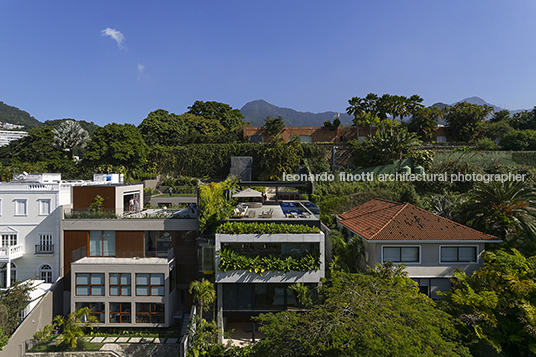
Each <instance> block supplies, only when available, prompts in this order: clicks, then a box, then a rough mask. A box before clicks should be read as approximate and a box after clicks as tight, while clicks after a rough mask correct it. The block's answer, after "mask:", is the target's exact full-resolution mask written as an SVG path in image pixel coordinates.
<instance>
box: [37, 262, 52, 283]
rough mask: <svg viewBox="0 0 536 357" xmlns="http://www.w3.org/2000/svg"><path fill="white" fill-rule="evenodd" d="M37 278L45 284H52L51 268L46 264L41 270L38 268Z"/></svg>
mask: <svg viewBox="0 0 536 357" xmlns="http://www.w3.org/2000/svg"><path fill="white" fill-rule="evenodd" d="M39 277H40V278H41V280H44V281H45V283H52V267H51V266H50V265H48V264H43V265H41V268H39Z"/></svg>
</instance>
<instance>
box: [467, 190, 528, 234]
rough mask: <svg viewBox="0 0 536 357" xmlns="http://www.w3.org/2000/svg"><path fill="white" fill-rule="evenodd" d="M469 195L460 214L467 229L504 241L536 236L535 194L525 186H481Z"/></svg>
mask: <svg viewBox="0 0 536 357" xmlns="http://www.w3.org/2000/svg"><path fill="white" fill-rule="evenodd" d="M467 195H468V201H467V203H466V204H465V205H464V206H463V207H462V210H461V214H462V217H463V220H464V221H465V224H467V225H468V226H470V227H472V228H475V229H478V230H480V231H482V232H484V233H489V234H493V235H495V236H499V237H500V238H502V239H508V238H509V237H512V236H513V235H514V234H515V233H519V232H520V231H521V232H523V233H524V234H525V235H526V236H529V237H532V236H534V234H535V233H536V194H535V193H534V191H533V190H532V188H531V187H530V186H529V185H528V184H527V183H526V182H524V181H505V182H499V181H491V182H489V183H483V182H481V183H479V184H477V185H475V186H474V188H473V189H472V190H471V191H469V192H468V194H467Z"/></svg>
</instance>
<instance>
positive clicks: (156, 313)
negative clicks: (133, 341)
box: [136, 302, 166, 324]
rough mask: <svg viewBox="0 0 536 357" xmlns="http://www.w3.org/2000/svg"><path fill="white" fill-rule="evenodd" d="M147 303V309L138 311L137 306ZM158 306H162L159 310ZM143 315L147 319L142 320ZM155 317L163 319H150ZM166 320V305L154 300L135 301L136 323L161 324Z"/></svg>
mask: <svg viewBox="0 0 536 357" xmlns="http://www.w3.org/2000/svg"><path fill="white" fill-rule="evenodd" d="M142 305H149V309H147V310H149V311H138V307H141V306H142ZM159 308H162V311H160V309H159ZM143 317H147V320H148V321H143V320H144V319H143ZM155 317H160V318H161V319H162V320H163V321H152V320H153V319H154V318H155ZM165 321H166V305H165V304H161V303H154V302H137V303H136V323H142V324H146V323H150V324H163V323H165Z"/></svg>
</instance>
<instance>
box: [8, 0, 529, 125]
mask: <svg viewBox="0 0 536 357" xmlns="http://www.w3.org/2000/svg"><path fill="white" fill-rule="evenodd" d="M535 18H536V2H535V1H533V0H524V1H516V0H509V1H496V0H475V1H471V0H463V1H461V0H460V1H459V0H448V1H443V0H425V1H416V0H405V1H400V0H392V1H387V0H385V1H383V0H367V1H357V0H354V1H344V0H340V1H338V0H334V1H316V0H308V1H305V0H304V1H301V0H296V1H294V0H286V1H279V0H271V1H261V0H254V1H252V0H217V1H216V0H214V1H213V0H199V1H178V0H176V1H137V0H132V1H113V0H107V1H98V0H92V1H54V0H47V1H28V0H17V1H2V2H0V33H1V35H0V101H3V102H4V103H6V104H9V105H13V106H16V107H18V108H21V109H23V110H26V111H28V112H29V113H30V114H31V115H33V116H34V117H35V118H37V119H38V120H40V121H45V120H47V119H57V118H75V119H83V120H87V121H93V122H95V123H96V124H99V125H105V124H107V123H111V122H117V123H133V124H136V125H138V124H139V123H140V122H141V121H142V120H143V119H144V118H145V117H146V116H147V114H148V113H149V112H151V111H153V110H156V109H159V108H163V109H166V110H169V111H171V112H174V113H177V114H180V113H184V112H185V111H187V107H188V106H190V105H192V104H193V103H194V101H196V100H203V101H209V100H213V101H218V102H223V103H227V104H229V105H231V106H232V107H233V108H238V109H240V108H241V107H242V106H243V105H244V104H246V103H247V102H249V101H252V100H256V99H264V100H266V101H268V102H270V103H272V104H274V105H277V106H281V107H288V108H293V109H296V110H299V111H310V112H323V111H330V110H331V111H341V112H343V111H345V108H346V107H347V104H348V99H350V98H351V97H353V96H365V95H366V94H367V93H370V92H374V93H378V94H383V93H390V94H398V95H406V96H409V95H412V94H419V95H420V96H421V97H423V98H424V103H425V104H426V105H431V104H433V103H435V102H438V101H442V102H445V103H453V102H455V101H458V100H460V99H463V98H466V97H470V96H479V97H481V98H483V99H484V100H486V101H487V102H489V103H492V104H495V105H498V106H500V107H504V108H508V109H531V108H532V107H533V106H535V105H536V21H534V19H535ZM103 31H104V32H103ZM121 35H122V38H121Z"/></svg>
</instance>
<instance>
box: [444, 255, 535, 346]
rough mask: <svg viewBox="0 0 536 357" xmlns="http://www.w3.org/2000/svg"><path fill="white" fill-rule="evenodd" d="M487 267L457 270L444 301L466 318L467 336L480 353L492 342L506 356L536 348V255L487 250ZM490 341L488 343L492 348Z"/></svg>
mask: <svg viewBox="0 0 536 357" xmlns="http://www.w3.org/2000/svg"><path fill="white" fill-rule="evenodd" d="M483 258H484V260H485V265H484V267H483V268H481V269H479V270H477V271H475V272H474V273H473V274H472V275H470V276H467V275H465V274H464V273H462V272H458V273H456V274H455V277H456V279H455V280H454V281H455V285H454V288H453V289H451V290H450V291H448V292H447V293H446V294H445V299H444V301H442V304H443V307H444V309H445V311H447V312H449V313H450V314H452V315H453V316H455V317H457V318H458V319H459V321H460V322H461V323H462V325H461V327H460V332H461V336H463V340H464V342H465V343H467V344H468V345H469V346H471V351H472V352H473V354H474V355H475V356H489V355H492V353H491V352H490V351H489V349H490V347H487V346H491V347H492V348H493V349H495V350H496V351H497V352H503V355H505V356H533V355H534V354H536V314H535V311H536V281H535V279H536V257H534V256H533V257H530V258H525V257H523V256H522V255H521V254H520V253H519V252H518V251H515V250H514V251H512V252H506V251H503V250H499V251H497V252H484V255H483ZM486 347H487V348H486Z"/></svg>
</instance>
